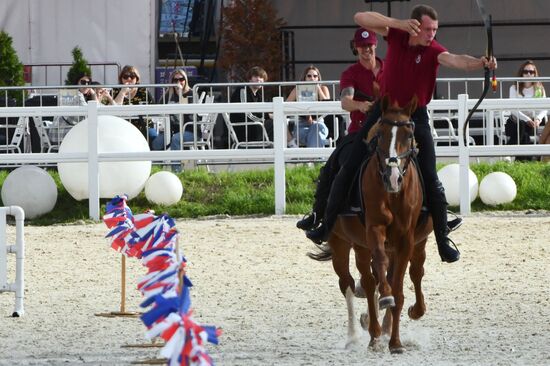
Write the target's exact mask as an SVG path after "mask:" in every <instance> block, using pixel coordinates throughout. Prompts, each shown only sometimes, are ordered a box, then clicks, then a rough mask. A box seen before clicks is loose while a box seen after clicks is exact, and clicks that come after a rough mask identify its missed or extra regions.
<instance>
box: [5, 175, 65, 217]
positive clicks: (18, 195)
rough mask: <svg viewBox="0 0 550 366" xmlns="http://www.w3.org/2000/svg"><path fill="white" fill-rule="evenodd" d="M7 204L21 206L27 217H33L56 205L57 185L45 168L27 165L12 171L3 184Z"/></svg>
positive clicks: (48, 210) (46, 211)
mask: <svg viewBox="0 0 550 366" xmlns="http://www.w3.org/2000/svg"><path fill="white" fill-rule="evenodd" d="M2 202H4V205H5V206H19V207H21V208H22V209H23V211H25V217H26V218H29V219H33V218H35V217H38V216H40V215H44V214H46V213H48V212H50V211H51V210H53V208H54V207H55V203H56V202H57V186H56V184H55V181H54V180H53V178H52V177H51V176H50V175H49V174H48V172H46V171H45V170H44V169H40V168H39V167H36V166H31V165H25V166H21V167H19V168H17V169H15V170H14V171H12V172H11V173H10V174H8V176H7V177H6V180H5V181H4V184H3V185H2Z"/></svg>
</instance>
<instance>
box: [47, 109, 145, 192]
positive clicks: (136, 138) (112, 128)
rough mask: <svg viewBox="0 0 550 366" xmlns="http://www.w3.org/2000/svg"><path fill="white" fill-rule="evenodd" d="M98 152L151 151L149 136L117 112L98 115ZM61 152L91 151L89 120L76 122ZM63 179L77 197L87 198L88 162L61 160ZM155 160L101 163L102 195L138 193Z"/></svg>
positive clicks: (67, 187) (100, 189)
mask: <svg viewBox="0 0 550 366" xmlns="http://www.w3.org/2000/svg"><path fill="white" fill-rule="evenodd" d="M98 141H99V143H98V152H99V153H106V152H145V151H150V150H149V145H148V144H147V140H146V139H145V137H143V135H142V134H141V132H139V130H138V129H137V128H136V127H134V126H133V125H132V124H131V123H129V122H128V121H126V120H124V119H122V118H119V117H115V116H99V117H98ZM59 152H60V153H67V152H88V120H87V119H85V120H83V121H82V122H80V123H78V124H77V125H76V126H74V127H73V128H72V129H71V130H70V131H69V133H67V135H66V136H65V138H64V139H63V142H61V145H60V146H59ZM57 169H58V171H59V177H60V178H61V182H62V183H63V185H64V186H65V188H66V189H67V191H68V192H69V193H70V195H71V196H73V197H74V198H75V199H76V200H78V201H80V200H83V199H87V198H88V196H89V193H88V163H58V164H57ZM150 174H151V161H120V162H102V163H99V196H100V197H102V198H112V197H114V196H116V195H121V194H127V195H128V198H129V199H131V198H133V197H135V196H137V195H138V194H139V193H140V192H141V190H142V189H143V187H144V186H145V182H146V181H147V178H149V175H150Z"/></svg>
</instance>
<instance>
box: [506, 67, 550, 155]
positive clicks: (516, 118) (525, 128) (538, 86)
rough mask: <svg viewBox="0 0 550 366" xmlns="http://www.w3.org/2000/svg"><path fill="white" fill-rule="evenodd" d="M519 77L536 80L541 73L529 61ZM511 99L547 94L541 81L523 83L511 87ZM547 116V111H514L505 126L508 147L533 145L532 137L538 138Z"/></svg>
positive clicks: (519, 71)
mask: <svg viewBox="0 0 550 366" xmlns="http://www.w3.org/2000/svg"><path fill="white" fill-rule="evenodd" d="M517 76H518V77H525V78H535V77H538V76H539V73H538V70H537V67H536V66H535V63H534V62H533V61H531V60H527V61H525V62H524V63H523V64H522V65H521V67H520V68H519V70H518V73H517ZM510 98H546V92H545V90H544V86H542V83H541V82H540V81H522V82H517V83H516V84H514V85H512V86H510ZM546 115H547V111H546V110H539V111H535V110H530V111H525V110H524V111H517V110H516V111H512V113H511V115H510V118H508V120H507V121H506V125H505V133H506V136H508V137H509V140H508V145H517V144H522V145H525V144H531V143H532V142H531V137H536V134H537V127H539V125H541V124H542V123H544V122H545V120H546ZM516 160H532V157H526V156H518V157H517V158H516Z"/></svg>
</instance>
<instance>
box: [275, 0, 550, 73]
mask: <svg viewBox="0 0 550 366" xmlns="http://www.w3.org/2000/svg"><path fill="white" fill-rule="evenodd" d="M273 2H274V4H275V5H276V7H277V9H278V11H279V15H280V16H281V17H283V18H284V19H285V20H286V22H287V26H288V27H289V30H293V31H294V38H295V50H294V51H295V59H296V61H299V62H304V63H302V64H297V65H296V75H297V76H299V75H300V73H301V71H302V69H303V68H304V67H305V66H306V63H310V62H311V63H315V64H317V65H318V66H319V67H320V68H321V71H322V73H323V77H324V79H325V80H329V79H338V78H339V75H340V72H341V71H342V70H343V69H344V68H345V67H346V65H347V64H349V63H352V62H354V57H353V55H352V54H351V52H350V50H349V40H350V39H351V38H352V35H353V28H352V27H354V25H355V24H354V23H353V15H354V14H355V12H357V11H366V10H373V11H378V12H380V13H382V14H387V10H388V7H387V4H386V3H380V2H375V3H371V2H370V1H367V2H365V0H341V1H334V0H300V1H295V0H273ZM483 2H484V4H485V9H486V11H487V13H490V14H491V15H492V17H493V23H495V25H494V26H493V40H494V52H495V55H496V56H497V58H499V59H500V61H499V70H498V75H500V76H502V77H504V76H510V77H511V76H514V75H515V73H516V71H517V68H518V67H519V65H520V64H521V62H522V60H524V59H526V58H529V57H530V58H535V60H536V63H537V65H538V66H539V71H540V72H541V74H542V76H550V47H549V46H548V44H549V43H548V37H549V35H550V1H548V0H521V1H518V0H484V1H483ZM417 4H427V5H430V6H433V7H434V8H435V9H436V10H437V11H438V13H439V26H440V29H439V32H438V35H437V39H438V40H439V41H440V42H441V43H442V44H443V45H445V46H446V47H447V48H448V49H449V50H450V51H451V52H453V53H459V54H460V53H466V54H471V55H475V56H479V55H482V54H484V53H485V48H486V36H485V29H484V28H483V27H482V23H481V16H480V13H479V10H478V8H477V3H476V1H475V0H421V1H415V0H411V1H393V2H392V3H391V15H392V16H393V17H396V18H401V19H404V18H408V17H409V15H410V11H411V9H412V7H413V6H414V5H417ZM461 23H462V24H464V23H465V24H470V26H459V24H461ZM520 23H526V24H534V25H519V24H520ZM502 24H508V25H502ZM295 26H336V28H333V29H330V28H322V29H293V27H295ZM343 26H349V27H350V28H347V29H346V28H343ZM379 41H380V39H379ZM377 54H378V55H379V56H382V57H383V56H384V54H385V44H384V42H380V43H379V47H378V50H377ZM506 59H509V60H508V61H507V60H506ZM481 75H482V73H481V72H480V71H478V72H470V73H465V72H462V71H455V70H450V69H446V68H441V70H440V72H439V76H440V77H478V76H481Z"/></svg>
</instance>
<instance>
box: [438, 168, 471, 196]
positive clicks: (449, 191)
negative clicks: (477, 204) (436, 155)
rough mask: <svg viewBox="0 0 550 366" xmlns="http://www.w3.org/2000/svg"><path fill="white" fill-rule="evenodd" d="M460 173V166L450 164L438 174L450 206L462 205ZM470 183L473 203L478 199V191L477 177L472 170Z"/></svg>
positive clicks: (469, 172) (469, 177)
mask: <svg viewBox="0 0 550 366" xmlns="http://www.w3.org/2000/svg"><path fill="white" fill-rule="evenodd" d="M459 171H460V165H459V164H449V165H445V166H444V167H443V168H441V169H439V171H438V172H437V176H438V177H439V180H440V181H441V183H442V184H443V187H444V188H445V197H446V198H447V202H448V203H449V205H450V206H458V205H460V186H459V182H458V181H459V175H460V173H459ZM468 183H469V192H470V203H471V202H473V201H474V200H475V199H476V197H477V189H478V182H477V176H476V175H475V173H474V172H473V171H472V170H471V169H469V171H468Z"/></svg>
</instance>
